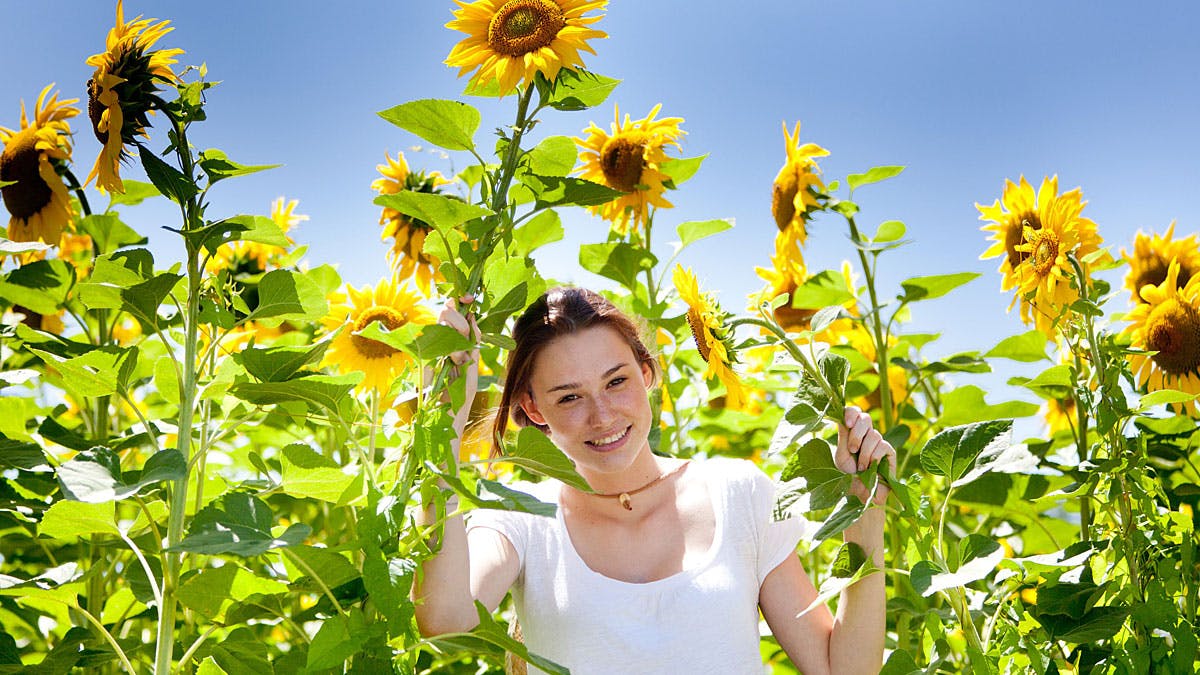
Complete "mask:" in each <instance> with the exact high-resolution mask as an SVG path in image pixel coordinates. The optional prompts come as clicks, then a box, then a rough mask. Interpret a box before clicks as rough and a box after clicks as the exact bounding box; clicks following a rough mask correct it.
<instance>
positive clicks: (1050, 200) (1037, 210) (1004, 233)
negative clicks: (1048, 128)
mask: <svg viewBox="0 0 1200 675" xmlns="http://www.w3.org/2000/svg"><path fill="white" fill-rule="evenodd" d="M1086 203H1087V202H1084V201H1083V193H1082V192H1081V191H1080V190H1079V188H1075V189H1074V190H1071V191H1069V192H1065V193H1063V194H1061V195H1060V194H1058V176H1053V177H1047V178H1044V179H1042V185H1041V187H1040V188H1039V189H1038V191H1037V194H1036V196H1035V195H1034V192H1033V186H1032V185H1030V184H1029V182H1028V181H1026V180H1025V177H1024V176H1021V178H1020V183H1019V184H1018V183H1014V182H1012V181H1011V180H1006V181H1005V182H1004V193H1003V195H1002V196H1001V198H1000V199H997V200H996V201H995V202H994V203H993V204H992V205H991V206H984V205H982V204H979V203H976V204H975V208H976V209H978V210H979V219H980V220H983V221H987V222H988V223H990V224H989V225H984V226H983V227H982V228H980V229H982V230H983V231H984V232H991V233H992V240H993V242H994V243H993V244H992V246H991V247H990V248H988V250H986V251H984V252H983V255H981V256H979V259H980V260H987V259H988V258H995V257H998V256H1001V255H1003V256H1004V259H1003V260H1001V261H1000V268H999V272H1000V274H1002V275H1003V278H1002V280H1001V282H1000V288H1001V290H1005V291H1008V290H1012V289H1013V288H1016V287H1017V286H1019V285H1020V283H1021V276H1022V271H1021V270H1020V269H1019V266H1020V264H1021V263H1022V262H1024V261H1025V259H1026V258H1027V257H1028V256H1029V254H1028V253H1027V252H1023V251H1020V250H1018V247H1019V246H1020V245H1021V244H1023V243H1025V238H1024V237H1025V227H1026V226H1028V227H1030V228H1032V229H1033V230H1034V231H1037V230H1040V229H1042V225H1043V224H1044V222H1045V221H1046V220H1054V221H1056V222H1062V221H1064V219H1065V220H1073V221H1074V229H1075V231H1076V233H1077V237H1076V238H1077V239H1078V241H1079V242H1080V248H1079V251H1078V255H1080V256H1085V255H1087V254H1089V253H1091V252H1092V251H1095V250H1097V249H1099V248H1100V242H1101V240H1100V235H1099V234H1098V233H1097V231H1096V223H1095V222H1093V221H1092V220H1090V219H1088V218H1083V217H1081V216H1080V215H1079V213H1080V212H1081V211H1082V210H1083V207H1084V205H1085V204H1086ZM1014 302H1015V300H1014Z"/></svg>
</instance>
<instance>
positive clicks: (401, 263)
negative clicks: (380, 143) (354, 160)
mask: <svg viewBox="0 0 1200 675" xmlns="http://www.w3.org/2000/svg"><path fill="white" fill-rule="evenodd" d="M375 168H377V169H378V170H379V173H380V174H381V175H382V178H376V179H375V181H374V182H372V183H371V189H373V190H375V191H376V192H378V193H379V194H381V195H391V194H396V193H397V192H401V191H404V190H410V191H413V192H425V193H430V194H432V193H437V192H439V190H438V187H439V186H441V185H445V184H447V183H449V182H450V181H448V180H446V179H445V178H443V177H442V174H441V173H439V172H437V171H433V172H431V173H425V172H423V171H410V170H409V168H408V161H407V160H405V159H404V153H403V152H398V153H396V158H395V159H392V158H391V156H388V157H387V164H379V165H377V166H376V167H375ZM379 224H380V225H382V226H383V233H382V235H381V236H380V238H381V239H383V240H384V241H387V240H388V239H393V240H394V241H393V242H392V248H391V250H390V251H388V254H387V256H388V261H389V262H390V263H391V264H392V273H393V274H395V275H396V276H397V277H398V278H400V279H409V278H413V279H415V280H416V283H417V288H419V289H421V292H422V293H424V294H425V296H426V297H428V296H429V295H430V294H431V293H432V282H434V281H438V282H440V281H445V278H444V277H443V276H442V273H441V271H440V270H439V269H438V267H439V266H440V265H441V261H439V260H438V259H437V258H436V257H434V256H431V255H428V254H427V253H425V251H424V247H425V237H426V236H427V235H428V234H429V232H430V231H431V230H433V227H432V226H431V225H429V224H428V223H426V222H425V221H423V220H420V219H418V218H412V217H410V216H407V215H405V214H403V213H400V212H399V211H397V210H396V209H393V208H391V207H386V206H385V207H384V209H383V213H381V214H380V215H379Z"/></svg>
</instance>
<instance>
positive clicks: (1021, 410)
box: [938, 384, 1039, 426]
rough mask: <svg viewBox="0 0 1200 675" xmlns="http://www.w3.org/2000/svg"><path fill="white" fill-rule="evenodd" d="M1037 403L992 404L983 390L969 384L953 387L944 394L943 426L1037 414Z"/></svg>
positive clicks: (940, 420)
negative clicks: (986, 400)
mask: <svg viewBox="0 0 1200 675" xmlns="http://www.w3.org/2000/svg"><path fill="white" fill-rule="evenodd" d="M1038 410H1039V407H1038V405H1037V404H1036V403H1029V402H1027V401H1005V402H1004V403H997V404H995V405H990V404H988V403H987V402H985V401H984V396H983V390H982V389H980V388H979V387H977V386H975V385H973V384H968V385H964V386H961V387H956V388H954V389H951V390H950V391H948V392H946V393H945V394H943V395H942V416H941V418H939V419H938V422H939V424H941V425H942V426H954V425H956V424H967V423H970V422H982V421H986V420H998V419H1006V418H1008V419H1012V418H1016V417H1029V416H1030V415H1035V414H1037V411H1038Z"/></svg>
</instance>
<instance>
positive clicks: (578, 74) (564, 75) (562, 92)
mask: <svg viewBox="0 0 1200 675" xmlns="http://www.w3.org/2000/svg"><path fill="white" fill-rule="evenodd" d="M620 83H621V81H620V80H614V79H613V78H611V77H605V76H603V75H597V74H596V73H590V72H588V71H586V70H583V69H582V68H563V69H561V70H559V71H558V77H556V78H555V79H554V90H553V92H552V93H551V94H550V97H549V99H547V100H546V103H548V104H549V105H550V106H551V107H553V108H554V109H555V110H568V111H570V110H587V109H588V108H594V107H596V106H598V105H600V104H601V103H604V101H605V99H607V98H608V95H609V94H611V93H612V90H613V89H614V88H616V86H617V85H618V84H620Z"/></svg>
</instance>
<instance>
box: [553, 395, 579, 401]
mask: <svg viewBox="0 0 1200 675" xmlns="http://www.w3.org/2000/svg"><path fill="white" fill-rule="evenodd" d="M577 398H579V396H577V395H575V394H567V395H566V396H563V397H562V398H560V399H558V402H559V403H570V402H571V401H574V400H575V399H577Z"/></svg>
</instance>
